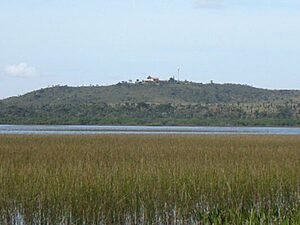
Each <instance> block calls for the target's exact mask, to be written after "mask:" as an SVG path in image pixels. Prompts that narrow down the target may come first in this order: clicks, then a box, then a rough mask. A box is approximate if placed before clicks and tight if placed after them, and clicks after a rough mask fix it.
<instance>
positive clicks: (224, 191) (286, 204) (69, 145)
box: [0, 135, 300, 224]
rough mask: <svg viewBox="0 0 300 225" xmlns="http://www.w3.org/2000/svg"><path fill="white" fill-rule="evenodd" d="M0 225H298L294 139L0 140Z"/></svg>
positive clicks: (299, 165)
mask: <svg viewBox="0 0 300 225" xmlns="http://www.w3.org/2000/svg"><path fill="white" fill-rule="evenodd" d="M0 224H300V138H299V137H293V136H291V137H283V136H282V137H281V136H229V135H225V136H193V135H191V136H158V135H149V136H147V135H145V136H142V135H98V136H97V135H95V136H75V135H73V136H66V135H65V136H63V135H62V136H50V135H49V136H43V135H40V136H37V135H31V136H24V135H23V136H0Z"/></svg>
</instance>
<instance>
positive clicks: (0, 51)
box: [0, 0, 300, 98]
mask: <svg viewBox="0 0 300 225" xmlns="http://www.w3.org/2000/svg"><path fill="white" fill-rule="evenodd" d="M299 23H300V2H299V0H297V1H296V0H172V1H171V0H152V1H149V0H148V1H145V0H86V1H82V0H26V1H24V0H23V1H21V0H10V1H1V3H0V29H1V30H0V98H4V97H8V96H12V95H18V94H23V93H26V92H28V91H31V90H34V89H39V88H42V87H47V86H51V85H56V84H61V85H65V84H66V85H74V86H78V85H89V84H100V85H106V84H112V83H116V82H118V81H122V80H129V79H136V78H144V77H145V76H146V75H149V74H154V75H157V76H159V77H161V78H163V79H167V78H169V77H170V76H172V75H174V74H175V73H176V70H177V68H178V67H180V68H181V78H182V79H187V80H193V81H197V82H204V83H206V82H209V81H210V80H214V81H215V82H217V83H243V84H250V85H253V86H257V87H265V88H272V89H273V88H274V89H278V88H284V89H300V43H299V40H300V26H299Z"/></svg>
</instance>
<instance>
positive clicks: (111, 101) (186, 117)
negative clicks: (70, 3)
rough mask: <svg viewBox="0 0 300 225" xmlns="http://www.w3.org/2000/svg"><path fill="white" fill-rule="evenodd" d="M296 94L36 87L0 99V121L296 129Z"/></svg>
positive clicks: (151, 86)
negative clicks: (276, 126)
mask: <svg viewBox="0 0 300 225" xmlns="http://www.w3.org/2000/svg"><path fill="white" fill-rule="evenodd" d="M299 111H300V91H298V90H268V89H260V88H255V87H251V86H247V85H239V84H213V83H211V84H201V83H193V82H170V81H169V82H167V81H162V82H153V83H141V84H130V83H119V84H116V85H111V86H89V87H86V86H84V87H68V86H55V87H51V88H45V89H40V90H37V91H33V92H30V93H27V94H25V95H22V96H19V97H11V98H7V99H4V100H1V101H0V123H2V124H3V123H21V124H132V125H135V124H143V125H149V124H152V125H280V126H282V125H290V126H295V125H299V124H300V122H299V116H300V115H299V113H300V112H299Z"/></svg>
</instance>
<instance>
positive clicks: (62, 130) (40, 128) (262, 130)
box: [0, 125, 300, 135]
mask: <svg viewBox="0 0 300 225" xmlns="http://www.w3.org/2000/svg"><path fill="white" fill-rule="evenodd" d="M0 134H261V135H266V134H272V135H300V128H278V127H169V126H165V127H158V126H65V125H61V126H48V125H47V126H46V125H0Z"/></svg>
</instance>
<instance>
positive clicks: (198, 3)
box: [194, 0, 223, 8]
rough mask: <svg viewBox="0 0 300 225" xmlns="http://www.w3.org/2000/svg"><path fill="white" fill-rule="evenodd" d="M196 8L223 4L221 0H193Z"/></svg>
mask: <svg viewBox="0 0 300 225" xmlns="http://www.w3.org/2000/svg"><path fill="white" fill-rule="evenodd" d="M194 6H195V7H196V8H220V7H222V6H223V0H194Z"/></svg>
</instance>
